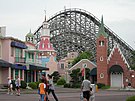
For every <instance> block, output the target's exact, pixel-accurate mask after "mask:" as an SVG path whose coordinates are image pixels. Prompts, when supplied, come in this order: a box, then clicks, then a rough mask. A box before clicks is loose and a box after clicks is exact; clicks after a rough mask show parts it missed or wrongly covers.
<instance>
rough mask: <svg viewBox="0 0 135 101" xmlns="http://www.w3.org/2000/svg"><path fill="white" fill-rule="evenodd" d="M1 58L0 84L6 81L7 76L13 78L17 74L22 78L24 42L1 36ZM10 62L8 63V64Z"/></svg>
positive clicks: (24, 68)
mask: <svg viewBox="0 0 135 101" xmlns="http://www.w3.org/2000/svg"><path fill="white" fill-rule="evenodd" d="M0 40H1V43H0V44H1V46H0V47H1V49H0V50H1V59H2V60H4V62H3V63H2V64H5V61H6V64H5V66H4V65H3V66H2V68H1V80H0V81H1V84H6V83H7V77H11V78H12V79H15V76H19V77H20V78H21V79H22V80H24V71H25V70H26V66H25V59H24V49H26V48H27V46H26V45H25V43H24V42H22V41H21V40H18V39H15V38H13V37H1V39H0ZM9 63H10V65H9Z"/></svg>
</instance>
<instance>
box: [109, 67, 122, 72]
mask: <svg viewBox="0 0 135 101" xmlns="http://www.w3.org/2000/svg"><path fill="white" fill-rule="evenodd" d="M111 72H123V69H122V67H121V66H120V65H113V66H112V67H111V68H110V69H109V73H111Z"/></svg>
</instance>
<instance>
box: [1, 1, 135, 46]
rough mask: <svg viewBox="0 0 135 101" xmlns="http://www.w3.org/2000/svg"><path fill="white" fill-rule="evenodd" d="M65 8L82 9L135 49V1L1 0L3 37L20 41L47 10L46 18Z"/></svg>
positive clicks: (42, 19)
mask: <svg viewBox="0 0 135 101" xmlns="http://www.w3.org/2000/svg"><path fill="white" fill-rule="evenodd" d="M64 7H66V8H67V9H68V8H80V9H84V10H86V11H88V12H90V13H92V14H93V15H95V16H96V17H97V18H98V19H101V16H102V15H103V17H104V24H105V25H106V26H108V27H109V28H110V29H111V30H112V31H114V32H115V33H116V34H117V35H118V36H119V37H120V38H122V39H123V40H124V41H125V42H126V43H127V44H129V45H130V46H131V47H132V48H134V49H135V39H134V38H135V0H0V26H6V36H12V37H15V38H18V39H20V40H23V41H24V39H25V35H26V34H27V33H29V31H30V29H31V31H32V32H35V30H36V29H37V28H38V27H39V26H41V24H42V22H43V21H44V15H45V12H44V10H46V16H47V19H49V18H50V17H51V16H53V15H54V14H56V13H57V12H59V11H61V10H64Z"/></svg>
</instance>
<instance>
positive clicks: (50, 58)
mask: <svg viewBox="0 0 135 101" xmlns="http://www.w3.org/2000/svg"><path fill="white" fill-rule="evenodd" d="M37 46H38V48H37V49H38V50H39V51H40V52H41V53H40V54H39V59H40V60H41V61H42V64H43V65H44V66H46V67H47V68H49V71H47V74H52V73H53V72H54V71H58V68H57V64H58V62H57V60H56V51H55V50H54V48H53V45H52V44H51V42H50V29H49V24H48V22H47V21H46V16H45V20H44V22H43V27H42V30H41V32H40V41H39V43H38V44H37Z"/></svg>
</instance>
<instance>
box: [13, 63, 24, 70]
mask: <svg viewBox="0 0 135 101" xmlns="http://www.w3.org/2000/svg"><path fill="white" fill-rule="evenodd" d="M12 68H13V69H22V70H26V69H27V68H26V66H25V65H22V64H14V65H13V67H12Z"/></svg>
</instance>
